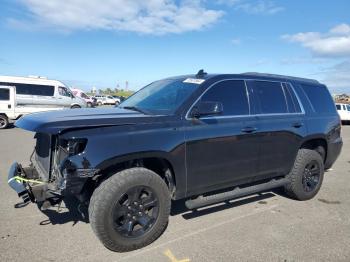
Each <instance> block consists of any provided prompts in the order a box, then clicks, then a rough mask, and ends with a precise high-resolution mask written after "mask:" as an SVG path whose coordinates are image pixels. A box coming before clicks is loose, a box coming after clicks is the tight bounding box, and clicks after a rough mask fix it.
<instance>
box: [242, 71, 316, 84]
mask: <svg viewBox="0 0 350 262" xmlns="http://www.w3.org/2000/svg"><path fill="white" fill-rule="evenodd" d="M242 75H251V76H261V77H274V78H283V79H291V80H296V81H303V82H310V83H315V84H319V83H320V82H318V81H317V80H315V79H309V78H302V77H295V76H286V75H278V74H267V73H257V72H246V73H242Z"/></svg>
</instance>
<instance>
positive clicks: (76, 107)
mask: <svg viewBox="0 0 350 262" xmlns="http://www.w3.org/2000/svg"><path fill="white" fill-rule="evenodd" d="M79 108H81V107H80V106H78V105H74V106H72V107H71V109H79Z"/></svg>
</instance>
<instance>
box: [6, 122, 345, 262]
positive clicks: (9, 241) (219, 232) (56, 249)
mask: <svg viewBox="0 0 350 262" xmlns="http://www.w3.org/2000/svg"><path fill="white" fill-rule="evenodd" d="M33 135H34V134H33V133H30V132H25V131H23V130H20V129H18V128H10V129H7V130H0V174H1V183H0V199H1V202H0V213H1V215H0V261H152V262H153V261H171V262H174V261H182V262H185V261H350V126H345V127H343V129H342V136H343V140H344V147H343V151H342V154H341V156H340V157H339V159H338V161H337V162H336V164H335V165H334V166H333V169H332V170H330V171H328V172H327V173H326V174H325V179H324V181H323V186H322V188H321V190H320V192H319V194H318V195H317V196H316V197H315V198H314V199H312V200H310V201H305V202H300V201H294V200H291V199H289V198H286V197H285V196H283V195H281V194H280V193H279V191H274V192H267V193H264V194H262V195H254V196H250V197H247V198H243V199H239V200H234V201H231V202H230V203H229V204H228V203H226V204H220V205H216V206H214V207H210V208H205V209H200V210H199V211H197V212H191V211H188V210H185V208H184V204H183V202H181V201H179V202H176V203H174V208H173V211H172V213H173V215H172V216H171V217H170V222H169V226H168V228H167V230H166V232H165V233H164V234H163V235H162V236H161V237H160V238H159V239H158V240H157V241H155V242H154V243H153V244H151V245H150V246H147V247H145V248H143V249H140V250H137V251H133V252H129V253H114V252H111V251H109V250H108V249H106V248H105V247H104V246H102V244H101V243H100V242H99V241H98V239H97V238H96V237H95V236H94V234H93V232H92V230H91V229H90V225H89V224H88V223H87V222H86V219H83V218H81V216H80V214H79V213H78V212H74V211H71V212H68V210H67V209H66V208H65V207H62V209H61V211H60V212H59V213H56V212H51V211H48V212H46V213H47V214H43V213H42V212H40V211H39V210H38V209H37V207H36V206H35V205H34V204H30V205H28V206H26V207H23V208H14V205H15V204H16V203H18V202H20V199H19V198H17V195H16V193H15V192H13V191H12V190H11V189H10V188H9V187H8V186H7V171H8V168H9V166H10V165H11V163H12V162H14V161H18V162H21V163H28V162H29V156H30V154H31V152H32V150H33V146H34V139H33ZM233 172H234V170H233ZM213 175H215V174H213Z"/></svg>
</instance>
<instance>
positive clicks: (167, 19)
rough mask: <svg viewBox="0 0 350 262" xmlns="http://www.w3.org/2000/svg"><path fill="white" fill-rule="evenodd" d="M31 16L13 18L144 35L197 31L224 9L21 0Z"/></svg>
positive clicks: (122, 0)
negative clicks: (26, 18)
mask: <svg viewBox="0 0 350 262" xmlns="http://www.w3.org/2000/svg"><path fill="white" fill-rule="evenodd" d="M21 2H22V3H23V5H25V6H26V7H27V8H28V9H29V11H30V13H31V15H30V17H29V20H19V21H18V20H14V19H11V20H10V23H11V24H14V25H17V26H19V25H20V24H24V25H26V24H27V25H28V23H32V24H33V25H34V26H37V27H39V28H43V27H50V28H51V27H54V28H57V29H59V30H63V31H74V30H80V29H83V30H97V29H103V30H112V31H131V32H137V33H142V34H156V35H161V34H167V33H182V32H187V31H196V30H201V29H203V28H206V27H208V26H210V25H212V24H213V23H215V22H216V21H217V20H218V19H219V18H220V17H221V16H222V15H223V14H224V12H223V11H221V10H211V9H207V8H206V7H205V6H204V5H203V3H202V1H201V0H195V1H189V0H183V1H180V2H179V1H175V0H147V1H144V0H105V1H98V0H88V1H86V0H70V1H61V0H46V1H43V0H21Z"/></svg>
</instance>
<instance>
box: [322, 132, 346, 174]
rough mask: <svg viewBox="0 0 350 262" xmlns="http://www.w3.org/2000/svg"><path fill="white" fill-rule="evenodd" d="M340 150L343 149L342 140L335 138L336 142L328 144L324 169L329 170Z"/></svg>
mask: <svg viewBox="0 0 350 262" xmlns="http://www.w3.org/2000/svg"><path fill="white" fill-rule="evenodd" d="M342 148H343V140H342V138H341V137H339V138H337V139H336V140H334V141H332V142H331V143H329V144H328V152H327V159H326V163H325V169H329V168H331V167H332V165H333V164H334V162H335V161H336V160H337V158H338V157H339V155H340V153H341V150H342Z"/></svg>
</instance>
